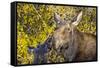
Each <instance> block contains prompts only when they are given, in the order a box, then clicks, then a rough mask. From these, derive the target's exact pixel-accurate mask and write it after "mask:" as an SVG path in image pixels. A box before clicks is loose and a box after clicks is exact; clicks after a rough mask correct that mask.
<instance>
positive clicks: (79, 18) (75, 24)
mask: <svg viewBox="0 0 100 68" xmlns="http://www.w3.org/2000/svg"><path fill="white" fill-rule="evenodd" d="M82 14H83V12H82V11H81V12H80V13H79V14H78V16H77V19H76V21H74V22H73V23H72V24H73V25H74V26H77V25H78V24H79V22H80V21H81V19H82Z"/></svg>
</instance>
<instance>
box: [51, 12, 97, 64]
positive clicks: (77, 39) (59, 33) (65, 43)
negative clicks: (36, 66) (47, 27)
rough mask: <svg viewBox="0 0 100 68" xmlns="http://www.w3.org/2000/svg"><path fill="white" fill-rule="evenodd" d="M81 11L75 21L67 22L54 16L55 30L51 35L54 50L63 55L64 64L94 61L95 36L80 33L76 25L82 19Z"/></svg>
mask: <svg viewBox="0 0 100 68" xmlns="http://www.w3.org/2000/svg"><path fill="white" fill-rule="evenodd" d="M82 15H83V12H82V11H81V12H80V13H79V14H78V15H77V17H76V20H74V21H70V22H67V21H65V20H62V19H61V18H60V16H59V15H58V14H55V16H54V17H55V20H56V22H57V29H56V30H55V32H54V34H53V38H54V39H53V41H54V43H55V48H56V50H57V51H58V54H59V53H62V54H63V55H64V58H65V61H66V62H71V61H92V60H96V36H95V35H92V34H89V33H83V32H80V31H79V30H78V29H77V25H78V24H79V22H80V21H81V19H82Z"/></svg>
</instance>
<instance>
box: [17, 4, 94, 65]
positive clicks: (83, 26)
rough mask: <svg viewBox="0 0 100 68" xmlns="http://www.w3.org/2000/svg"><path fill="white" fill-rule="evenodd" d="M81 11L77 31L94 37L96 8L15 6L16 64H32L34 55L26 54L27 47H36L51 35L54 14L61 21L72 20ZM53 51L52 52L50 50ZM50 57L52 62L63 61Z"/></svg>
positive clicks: (53, 25) (56, 57) (53, 56)
mask: <svg viewBox="0 0 100 68" xmlns="http://www.w3.org/2000/svg"><path fill="white" fill-rule="evenodd" d="M80 10H81V11H83V18H82V21H81V22H80V24H79V25H78V27H77V28H78V30H80V31H82V32H86V33H92V34H95V35H96V8H91V7H74V6H56V5H38V4H26V3H18V4H17V61H18V64H32V61H33V60H34V54H28V51H27V47H28V46H32V47H35V48H36V47H37V45H38V43H43V42H44V41H45V40H46V39H47V37H48V36H49V35H50V34H52V33H53V31H54V29H55V27H56V24H55V21H54V13H55V12H56V13H58V14H59V15H60V16H61V18H62V19H66V20H72V19H74V18H76V15H77V14H78V13H79V11H80ZM52 51H53V50H52ZM53 53H54V54H52V53H51V55H52V56H50V57H49V59H51V60H52V62H57V60H58V59H59V58H60V60H62V61H63V57H61V56H55V55H56V54H55V52H53Z"/></svg>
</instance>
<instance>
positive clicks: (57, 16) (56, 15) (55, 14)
mask: <svg viewBox="0 0 100 68" xmlns="http://www.w3.org/2000/svg"><path fill="white" fill-rule="evenodd" d="M54 20H55V21H56V23H57V24H59V23H61V17H60V16H59V15H58V14H57V13H54Z"/></svg>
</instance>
